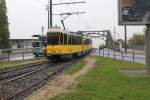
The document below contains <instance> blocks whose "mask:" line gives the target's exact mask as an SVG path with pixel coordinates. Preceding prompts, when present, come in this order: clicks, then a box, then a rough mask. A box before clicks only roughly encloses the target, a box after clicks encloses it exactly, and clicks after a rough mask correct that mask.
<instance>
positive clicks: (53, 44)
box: [46, 28, 92, 58]
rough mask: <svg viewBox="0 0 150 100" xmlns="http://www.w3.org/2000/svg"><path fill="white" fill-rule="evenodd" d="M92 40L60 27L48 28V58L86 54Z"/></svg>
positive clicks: (89, 49)
mask: <svg viewBox="0 0 150 100" xmlns="http://www.w3.org/2000/svg"><path fill="white" fill-rule="evenodd" d="M91 48H92V40H91V39H89V38H87V37H83V36H81V35H77V34H75V33H71V32H67V31H64V30H62V29H58V28H57V29H56V28H55V29H49V30H48V32H47V48H46V49H47V50H46V55H47V57H48V58H60V57H68V56H69V57H74V56H79V55H84V54H87V53H89V52H90V51H91Z"/></svg>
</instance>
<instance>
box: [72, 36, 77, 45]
mask: <svg viewBox="0 0 150 100" xmlns="http://www.w3.org/2000/svg"><path fill="white" fill-rule="evenodd" d="M75 44H76V39H75V36H73V35H72V45H75Z"/></svg>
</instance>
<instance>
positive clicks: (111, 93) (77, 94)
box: [49, 57, 150, 100]
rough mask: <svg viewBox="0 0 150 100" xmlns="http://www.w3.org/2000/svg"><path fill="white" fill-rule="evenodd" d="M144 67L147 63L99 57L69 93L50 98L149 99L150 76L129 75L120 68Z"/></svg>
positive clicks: (70, 99)
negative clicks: (134, 76) (124, 73)
mask: <svg viewBox="0 0 150 100" xmlns="http://www.w3.org/2000/svg"><path fill="white" fill-rule="evenodd" d="M126 68H127V69H129V68H131V69H132V68H133V69H141V68H142V69H143V68H145V65H142V64H137V63H131V62H121V61H114V60H112V59H108V58H102V57H97V62H96V65H95V67H94V68H93V69H92V70H91V71H90V72H89V73H88V74H87V75H86V76H84V77H82V79H80V82H79V84H78V85H77V87H76V88H75V89H73V90H72V91H71V92H70V93H68V94H62V95H58V96H55V97H53V98H51V99H49V100H149V98H150V77H136V78H133V77H127V76H124V75H123V74H121V73H119V70H120V69H126Z"/></svg>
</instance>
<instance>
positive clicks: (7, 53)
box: [0, 48, 33, 61]
mask: <svg viewBox="0 0 150 100" xmlns="http://www.w3.org/2000/svg"><path fill="white" fill-rule="evenodd" d="M27 54H33V48H21V49H0V61H4V60H5V61H6V60H7V61H10V59H11V58H12V57H15V58H17V57H21V58H22V60H24V59H25V56H26V55H27Z"/></svg>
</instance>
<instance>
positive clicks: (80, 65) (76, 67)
mask: <svg viewBox="0 0 150 100" xmlns="http://www.w3.org/2000/svg"><path fill="white" fill-rule="evenodd" d="M85 64H86V62H85V61H84V60H81V61H80V62H78V63H77V64H75V65H73V66H72V68H71V69H69V70H68V71H67V72H66V74H69V75H73V74H74V73H75V72H77V71H79V70H80V69H82V68H83V67H84V66H85Z"/></svg>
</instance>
